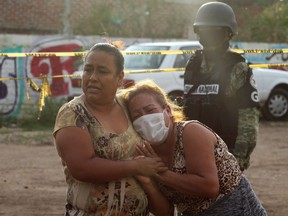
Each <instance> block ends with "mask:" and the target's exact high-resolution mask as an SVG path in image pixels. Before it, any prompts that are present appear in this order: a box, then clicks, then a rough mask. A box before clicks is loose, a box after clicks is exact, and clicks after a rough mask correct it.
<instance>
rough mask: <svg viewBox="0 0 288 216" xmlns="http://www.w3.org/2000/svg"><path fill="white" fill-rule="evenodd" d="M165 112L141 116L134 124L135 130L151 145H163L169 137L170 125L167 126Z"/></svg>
mask: <svg viewBox="0 0 288 216" xmlns="http://www.w3.org/2000/svg"><path fill="white" fill-rule="evenodd" d="M164 111H165V110H164ZM164 111H163V113H153V114H148V115H144V116H141V117H140V118H138V119H136V120H135V121H134V122H133V126H134V128H135V130H136V131H137V132H138V133H139V134H140V136H141V137H142V138H144V139H145V140H147V141H148V142H150V143H151V144H154V145H157V144H158V145H159V144H162V143H163V142H164V141H165V140H166V139H167V137H168V133H169V125H168V127H167V126H166V125H165V121H164Z"/></svg>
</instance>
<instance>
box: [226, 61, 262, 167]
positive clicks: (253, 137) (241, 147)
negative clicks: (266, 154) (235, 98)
mask: <svg viewBox="0 0 288 216" xmlns="http://www.w3.org/2000/svg"><path fill="white" fill-rule="evenodd" d="M247 70H248V65H247V64H246V63H243V62H241V63H238V64H237V65H235V67H234V70H233V71H232V73H231V85H230V86H227V89H226V95H227V97H229V96H232V95H235V94H236V91H237V90H238V89H239V88H241V87H242V86H243V85H244V83H245V80H246V79H247V76H246V74H247ZM258 126H259V109H257V108H256V107H253V108H245V109H239V119H238V136H237V138H236V143H235V147H234V149H229V150H230V152H231V153H232V154H233V155H234V156H235V157H236V158H237V160H238V163H239V165H240V167H241V169H242V170H244V169H247V168H248V167H249V165H250V155H251V153H252V151H253V150H254V148H255V146H256V142H257V135H258V128H259V127H258Z"/></svg>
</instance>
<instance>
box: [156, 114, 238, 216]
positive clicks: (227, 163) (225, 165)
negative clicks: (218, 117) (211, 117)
mask: <svg viewBox="0 0 288 216" xmlns="http://www.w3.org/2000/svg"><path fill="white" fill-rule="evenodd" d="M191 122H194V123H199V124H201V125H203V124H202V123H200V122H198V121H195V120H193V121H187V122H177V123H176V131H177V132H176V133H177V139H176V147H175V153H174V162H173V166H172V171H173V172H176V173H180V174H184V173H186V172H187V171H186V166H185V154H184V149H183V143H182V134H183V129H184V127H185V125H186V124H187V123H191ZM203 126H205V125H203ZM205 127H206V128H208V127H207V126H205ZM208 129H209V130H211V129H210V128H208ZM212 132H213V131H212ZM213 133H214V132H213ZM214 134H215V133H214ZM215 136H216V138H217V144H216V145H215V150H214V153H215V159H216V165H217V168H218V177H219V183H220V193H219V196H218V197H217V198H216V199H212V198H205V197H200V196H192V195H187V194H183V193H180V192H177V191H175V190H174V189H172V188H169V187H167V186H165V185H163V184H161V183H158V184H159V188H160V190H161V191H162V193H163V194H165V195H166V197H167V198H168V199H169V200H170V201H171V202H172V203H174V204H175V205H176V207H177V210H178V212H181V213H184V214H185V215H191V216H193V215H197V214H198V213H200V212H202V211H203V210H205V209H207V208H209V207H210V206H211V205H212V204H213V203H214V202H215V201H216V200H218V199H220V198H222V197H223V196H224V195H226V194H229V193H230V192H232V191H233V190H234V189H235V188H236V187H237V186H238V185H239V183H240V180H241V171H240V167H239V165H238V163H237V160H236V158H235V157H234V156H233V155H232V154H230V153H229V152H228V148H227V146H226V144H225V143H224V141H223V140H222V139H221V138H220V137H219V136H218V135H217V134H215Z"/></svg>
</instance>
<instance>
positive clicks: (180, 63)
mask: <svg viewBox="0 0 288 216" xmlns="http://www.w3.org/2000/svg"><path fill="white" fill-rule="evenodd" d="M196 49H200V47H198V46H185V47H181V48H180V50H196ZM191 55H192V54H179V55H177V56H176V59H175V62H174V65H173V67H174V68H183V67H185V66H186V63H187V62H188V60H189V59H190V57H191Z"/></svg>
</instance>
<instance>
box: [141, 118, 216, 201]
mask: <svg viewBox="0 0 288 216" xmlns="http://www.w3.org/2000/svg"><path fill="white" fill-rule="evenodd" d="M216 142H217V140H216V137H215V135H214V134H213V133H212V132H211V131H210V130H208V129H207V128H205V127H204V126H202V125H200V124H198V123H189V124H187V125H186V126H185V128H184V132H183V147H184V154H185V164H186V169H187V174H178V173H175V172H173V171H171V170H168V171H166V172H162V173H159V174H156V175H155V178H156V180H158V181H161V182H162V183H163V184H165V185H167V186H169V187H171V188H174V189H175V190H177V191H179V192H182V193H186V194H191V195H196V196H205V197H211V198H213V197H216V196H217V195H218V194H219V180H218V172H217V167H216V162H215V155H214V147H215V144H216ZM137 151H138V152H139V153H140V154H143V155H145V156H147V157H154V158H155V157H157V155H156V153H155V152H154V150H153V148H152V147H151V145H149V144H148V143H147V142H145V143H144V145H137Z"/></svg>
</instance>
